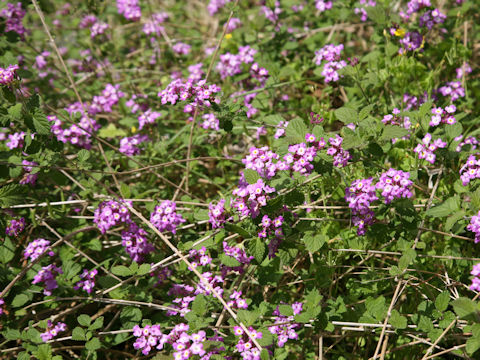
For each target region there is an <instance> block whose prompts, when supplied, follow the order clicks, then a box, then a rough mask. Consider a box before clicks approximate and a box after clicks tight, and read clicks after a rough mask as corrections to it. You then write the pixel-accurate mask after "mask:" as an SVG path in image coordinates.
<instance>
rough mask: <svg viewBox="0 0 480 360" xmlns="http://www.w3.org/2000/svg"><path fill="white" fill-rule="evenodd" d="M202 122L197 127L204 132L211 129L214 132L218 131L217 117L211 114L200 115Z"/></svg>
mask: <svg viewBox="0 0 480 360" xmlns="http://www.w3.org/2000/svg"><path fill="white" fill-rule="evenodd" d="M202 119H203V121H202V122H201V123H200V124H199V126H200V127H201V128H203V129H205V130H208V129H212V130H215V131H219V130H220V122H219V121H218V119H217V117H216V116H215V114H213V113H208V114H203V115H202Z"/></svg>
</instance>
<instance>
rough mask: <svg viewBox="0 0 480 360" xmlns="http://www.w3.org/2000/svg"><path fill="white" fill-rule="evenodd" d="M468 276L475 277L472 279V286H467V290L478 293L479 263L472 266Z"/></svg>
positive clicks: (479, 282) (479, 289)
mask: <svg viewBox="0 0 480 360" xmlns="http://www.w3.org/2000/svg"><path fill="white" fill-rule="evenodd" d="M470 274H472V275H473V276H475V277H474V278H473V279H472V284H471V285H470V286H469V289H470V290H473V291H480V277H479V275H480V263H478V264H476V265H473V268H472V271H471V272H470Z"/></svg>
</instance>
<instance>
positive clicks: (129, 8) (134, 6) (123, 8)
mask: <svg viewBox="0 0 480 360" xmlns="http://www.w3.org/2000/svg"><path fill="white" fill-rule="evenodd" d="M117 9H118V13H119V14H120V15H123V16H124V17H125V19H127V20H131V21H138V20H140V18H141V16H142V12H141V9H140V5H139V3H138V0H117Z"/></svg>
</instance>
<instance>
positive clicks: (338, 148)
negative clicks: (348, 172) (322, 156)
mask: <svg viewBox="0 0 480 360" xmlns="http://www.w3.org/2000/svg"><path fill="white" fill-rule="evenodd" d="M342 142H343V138H342V137H341V136H339V135H335V137H334V138H330V139H328V143H329V144H330V147H329V148H328V149H327V155H330V156H333V165H334V166H337V167H345V166H347V163H348V160H350V158H351V155H350V153H349V152H348V151H347V150H344V149H343V148H342Z"/></svg>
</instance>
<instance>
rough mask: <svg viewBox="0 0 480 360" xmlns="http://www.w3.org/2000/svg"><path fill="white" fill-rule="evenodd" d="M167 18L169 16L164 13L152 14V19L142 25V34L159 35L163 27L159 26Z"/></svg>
mask: <svg viewBox="0 0 480 360" xmlns="http://www.w3.org/2000/svg"><path fill="white" fill-rule="evenodd" d="M168 18H169V15H168V14H167V13H166V12H159V13H155V14H152V17H151V18H150V19H148V20H147V21H146V22H145V24H144V25H143V29H142V30H143V32H144V33H145V34H147V35H150V34H160V32H161V31H162V30H163V29H164V27H163V26H162V25H160V24H163V23H164V22H165V20H167V19H168Z"/></svg>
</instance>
